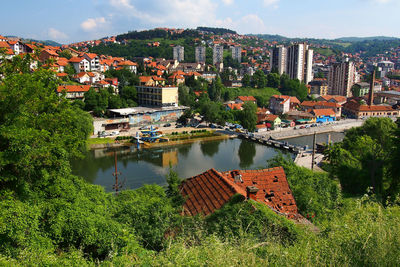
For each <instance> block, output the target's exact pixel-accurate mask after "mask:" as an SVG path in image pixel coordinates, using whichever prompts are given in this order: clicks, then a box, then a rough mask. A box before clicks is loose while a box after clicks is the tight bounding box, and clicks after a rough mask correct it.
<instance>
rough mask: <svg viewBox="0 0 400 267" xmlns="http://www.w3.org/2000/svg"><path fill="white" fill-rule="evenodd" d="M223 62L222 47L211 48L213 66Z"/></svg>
mask: <svg viewBox="0 0 400 267" xmlns="http://www.w3.org/2000/svg"><path fill="white" fill-rule="evenodd" d="M223 62H224V47H223V46H220V45H214V47H213V65H215V64H217V63H223Z"/></svg>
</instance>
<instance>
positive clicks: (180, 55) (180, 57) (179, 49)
mask: <svg viewBox="0 0 400 267" xmlns="http://www.w3.org/2000/svg"><path fill="white" fill-rule="evenodd" d="M173 54H174V55H173V56H174V59H175V60H177V61H179V62H181V61H184V60H185V48H184V47H183V46H180V45H177V46H174V49H173Z"/></svg>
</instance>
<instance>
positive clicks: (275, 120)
mask: <svg viewBox="0 0 400 267" xmlns="http://www.w3.org/2000/svg"><path fill="white" fill-rule="evenodd" d="M281 123H282V120H281V119H280V118H279V116H278V115H274V114H265V115H259V114H257V124H266V126H267V127H268V128H271V129H274V128H276V127H278V126H280V125H281Z"/></svg>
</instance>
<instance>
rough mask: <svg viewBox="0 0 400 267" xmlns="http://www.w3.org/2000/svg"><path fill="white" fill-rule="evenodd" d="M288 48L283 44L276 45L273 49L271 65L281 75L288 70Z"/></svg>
mask: <svg viewBox="0 0 400 267" xmlns="http://www.w3.org/2000/svg"><path fill="white" fill-rule="evenodd" d="M286 62H287V48H286V47H284V46H283V45H279V46H276V47H274V48H273V49H272V51H271V58H270V67H271V70H272V69H273V68H276V69H277V70H278V73H279V75H282V74H283V73H285V72H286Z"/></svg>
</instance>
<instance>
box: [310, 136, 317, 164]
mask: <svg viewBox="0 0 400 267" xmlns="http://www.w3.org/2000/svg"><path fill="white" fill-rule="evenodd" d="M316 136H317V134H316V132H314V136H313V146H312V158H311V170H314V160H315V140H316V139H317V138H316Z"/></svg>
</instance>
